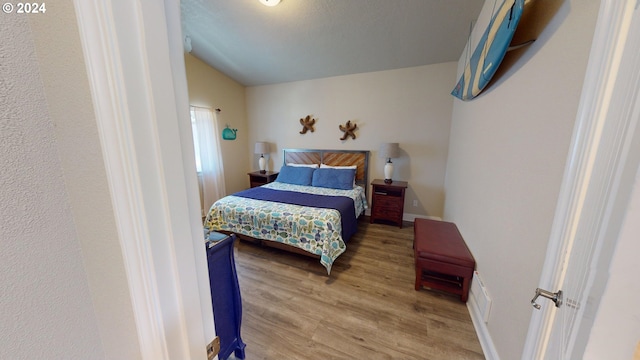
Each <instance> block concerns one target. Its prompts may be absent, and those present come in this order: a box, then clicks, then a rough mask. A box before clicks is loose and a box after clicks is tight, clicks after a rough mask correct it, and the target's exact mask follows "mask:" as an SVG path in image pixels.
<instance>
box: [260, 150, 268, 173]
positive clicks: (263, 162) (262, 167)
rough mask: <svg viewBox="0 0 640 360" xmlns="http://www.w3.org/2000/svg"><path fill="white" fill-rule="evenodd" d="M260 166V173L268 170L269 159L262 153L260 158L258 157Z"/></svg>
mask: <svg viewBox="0 0 640 360" xmlns="http://www.w3.org/2000/svg"><path fill="white" fill-rule="evenodd" d="M258 167H260V174H265V173H266V172H267V159H265V158H264V156H262V155H260V159H258Z"/></svg>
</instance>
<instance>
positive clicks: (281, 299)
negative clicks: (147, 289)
mask: <svg viewBox="0 0 640 360" xmlns="http://www.w3.org/2000/svg"><path fill="white" fill-rule="evenodd" d="M358 227H359V230H358V233H357V234H356V235H354V237H353V238H352V239H351V240H350V241H349V243H348V244H347V251H346V252H345V253H344V254H342V255H341V256H340V257H339V258H338V260H337V261H336V263H335V264H334V266H333V269H332V270H331V276H329V277H328V276H327V274H326V270H325V269H324V267H322V265H320V263H319V261H316V260H315V259H312V258H309V257H306V256H302V255H296V254H290V253H287V252H284V251H282V250H277V249H270V248H266V247H261V246H259V245H254V244H250V243H246V242H243V241H237V243H236V267H237V271H238V281H239V282H240V288H241V293H242V304H243V317H242V338H243V340H244V342H245V343H246V344H247V347H246V358H247V359H249V360H253V359H305V360H306V359H322V360H326V359H484V356H483V354H482V349H481V347H480V343H479V342H478V338H477V336H476V333H475V331H474V328H473V325H472V323H471V318H470V316H469V313H468V310H467V307H466V305H465V304H463V303H462V302H460V300H459V298H458V297H457V296H452V295H448V294H444V293H440V292H435V291H430V290H426V289H423V290H420V291H415V290H414V288H413V286H414V267H413V250H412V241H413V224H412V223H405V226H403V228H402V229H399V228H398V227H394V226H389V225H381V224H369V219H368V218H362V219H360V221H359V224H358Z"/></svg>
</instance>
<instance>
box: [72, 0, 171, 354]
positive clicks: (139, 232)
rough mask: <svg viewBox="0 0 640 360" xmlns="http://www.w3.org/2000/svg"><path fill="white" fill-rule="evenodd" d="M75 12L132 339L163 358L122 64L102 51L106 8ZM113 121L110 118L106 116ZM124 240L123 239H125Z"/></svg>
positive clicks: (109, 32) (107, 43)
mask: <svg viewBox="0 0 640 360" xmlns="http://www.w3.org/2000/svg"><path fill="white" fill-rule="evenodd" d="M75 8H76V15H77V19H78V27H79V29H80V37H81V40H82V44H83V52H84V56H85V62H86V66H87V73H88V75H89V83H90V87H91V95H92V98H93V104H94V108H95V114H96V120H97V123H98V133H99V136H100V142H101V145H102V148H103V149H109V151H103V154H104V161H105V167H106V169H107V177H108V182H109V189H110V191H111V197H112V200H113V207H114V209H116V211H114V213H115V216H116V222H117V225H118V233H119V236H120V245H121V247H122V254H123V258H124V263H125V268H126V271H127V278H128V281H129V291H130V293H131V301H132V305H133V312H134V317H135V322H136V325H137V330H138V340H139V342H140V350H141V353H142V354H143V358H148V359H169V357H168V353H167V344H166V342H165V341H164V339H165V334H164V325H163V321H162V316H161V314H160V312H159V308H160V306H159V301H158V298H159V296H158V291H157V287H156V281H157V280H156V278H155V273H153V272H148V271H147V270H146V269H150V268H152V267H153V265H152V263H153V260H152V259H151V255H150V254H149V253H148V252H146V251H144V247H143V246H140V244H141V243H143V242H149V241H150V239H149V234H148V231H147V228H146V226H145V218H144V214H145V210H144V204H143V201H142V199H141V194H142V192H141V191H140V189H139V187H140V179H139V174H138V172H137V169H138V166H137V164H136V159H135V156H131V155H130V154H129V153H133V152H135V150H134V148H133V139H132V135H131V128H130V126H129V124H130V118H129V114H128V112H127V110H126V98H125V97H126V91H125V90H124V89H122V87H123V83H124V80H123V75H122V66H121V64H120V63H119V62H118V58H116V57H112V56H108V54H112V53H116V52H117V51H118V49H117V48H118V45H117V42H118V40H117V36H116V34H115V30H114V28H113V27H110V25H111V24H113V22H114V20H113V16H112V13H111V12H110V11H109V7H107V6H100V4H97V3H95V2H89V1H86V0H75ZM112 120H113V121H112ZM124 239H127V241H125V240H124Z"/></svg>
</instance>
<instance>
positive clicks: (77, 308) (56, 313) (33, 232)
mask: <svg viewBox="0 0 640 360" xmlns="http://www.w3.org/2000/svg"><path fill="white" fill-rule="evenodd" d="M1 16H2V19H1V21H0V37H1V39H0V43H1V44H2V46H0V59H2V61H1V62H0V138H1V139H0V169H1V170H0V219H1V220H0V221H2V226H0V248H1V249H2V251H0V274H2V277H1V278H0V334H2V336H0V358H1V359H100V358H104V350H103V347H102V346H103V345H102V343H101V341H100V337H99V332H98V326H97V321H96V316H95V314H94V309H93V307H92V302H91V296H90V291H89V286H88V281H87V274H86V272H85V270H84V267H83V258H82V252H81V248H80V244H79V241H78V236H77V234H76V231H75V228H74V220H73V217H72V214H71V209H70V202H69V196H68V194H67V192H66V190H65V186H64V179H63V173H62V169H61V164H60V159H59V156H58V149H57V144H56V139H55V136H54V124H53V123H52V121H51V119H50V117H49V114H48V109H47V102H46V101H47V99H46V98H45V95H44V92H43V86H42V80H41V78H40V76H39V73H38V63H37V60H36V54H35V47H34V43H33V41H32V33H31V29H30V27H29V25H28V23H27V18H26V17H25V16H18V15H16V14H13V15H5V14H2V15H1ZM47 16H49V14H47Z"/></svg>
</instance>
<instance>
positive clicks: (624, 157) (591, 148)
mask: <svg viewBox="0 0 640 360" xmlns="http://www.w3.org/2000/svg"><path fill="white" fill-rule="evenodd" d="M637 3H638V1H637V0H626V1H612V0H603V1H602V3H601V7H600V13H599V18H598V22H597V25H596V31H595V34H594V42H593V45H592V49H591V56H590V59H589V65H588V67H587V74H586V78H585V84H584V87H583V93H582V97H581V102H580V106H579V109H578V115H577V120H576V126H575V130H574V137H573V140H572V146H571V151H570V154H569V158H568V161H567V166H566V169H565V176H564V180H563V184H562V189H561V193H560V197H559V202H558V206H557V210H556V216H555V219H554V225H553V228H552V233H551V238H550V240H549V246H548V249H547V258H546V261H545V264H544V268H543V273H542V275H541V280H540V287H541V288H543V289H544V290H547V291H548V293H546V294H547V295H549V293H557V292H558V291H559V290H561V291H562V294H561V295H562V296H561V299H558V303H560V302H561V304H560V306H559V307H556V306H555V304H554V302H552V301H550V300H547V299H545V298H544V296H539V297H538V298H537V299H536V300H535V302H536V303H537V304H538V305H540V310H535V309H534V310H532V311H533V313H532V317H531V323H530V326H529V333H528V336H527V341H526V344H525V348H524V352H523V354H522V358H523V359H573V358H581V356H582V354H583V352H584V349H585V346H586V342H587V340H588V337H589V332H590V329H591V325H592V322H593V319H594V315H595V312H596V310H597V306H598V304H599V299H600V297H601V295H602V292H603V291H604V287H605V285H606V280H607V278H606V272H607V270H608V265H609V262H610V260H611V254H612V252H613V249H614V247H615V240H616V239H617V234H618V231H619V229H620V225H621V224H620V223H621V220H622V219H621V216H619V215H620V213H621V212H622V211H621V210H622V209H624V208H626V205H627V201H626V200H627V198H628V195H629V193H630V190H631V185H632V183H633V177H634V175H635V170H636V169H637V168H638V163H639V161H640V159H639V158H640V155H638V154H637V153H638V151H637V149H636V148H637V147H638V142H639V141H640V136H638V132H639V131H637V130H638V128H637V126H636V125H637V123H638V112H639V111H640V101H639V100H638V96H639V94H638V89H640V24H639V23H640V20H639V19H638V13H639V11H637V10H636V7H637ZM634 144H635V146H632V145H634ZM531 290H532V291H531V295H532V297H533V296H534V294H535V290H536V289H531ZM560 300H561V301H560ZM532 305H536V304H534V303H533V300H532Z"/></svg>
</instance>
